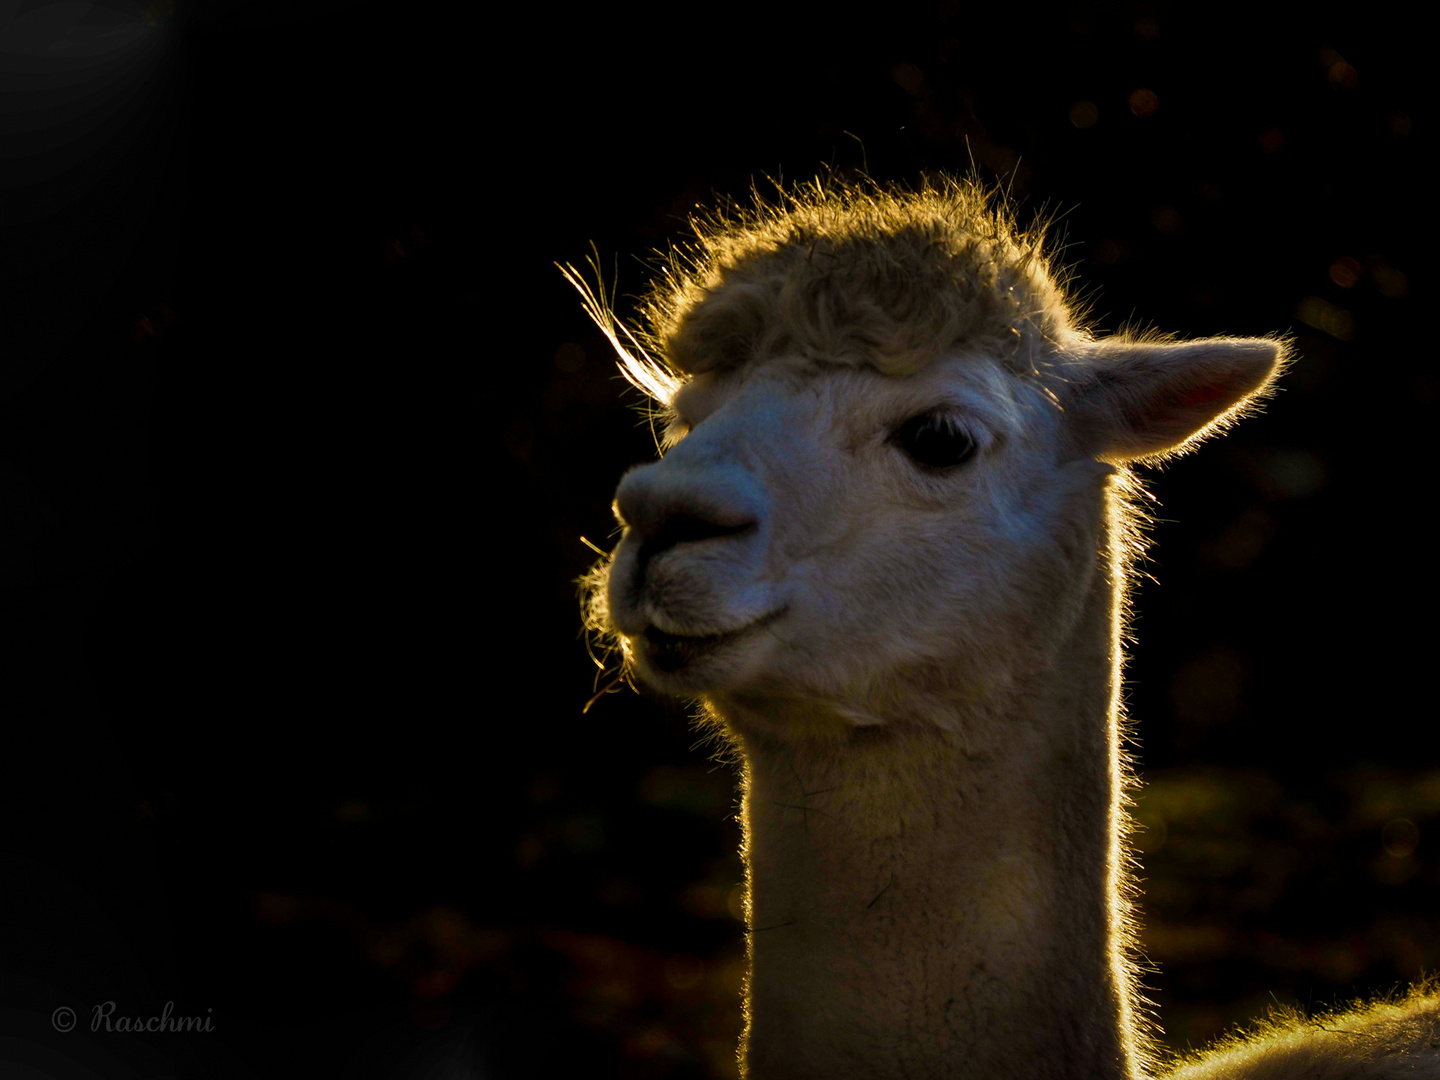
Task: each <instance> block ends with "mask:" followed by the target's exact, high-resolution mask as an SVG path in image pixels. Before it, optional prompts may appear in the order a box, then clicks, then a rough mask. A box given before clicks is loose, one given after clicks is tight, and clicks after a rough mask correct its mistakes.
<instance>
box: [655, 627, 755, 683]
mask: <svg viewBox="0 0 1440 1080" xmlns="http://www.w3.org/2000/svg"><path fill="white" fill-rule="evenodd" d="M748 629H749V627H743V628H741V629H739V630H733V631H731V632H730V633H728V634H712V635H710V636H709V637H679V636H677V635H675V634H667V633H664V632H663V631H660V630H656V629H655V628H654V627H653V626H652V627H650V628H649V629H648V630H646V631H645V636H644V638H643V641H644V648H645V657H646V659H647V660H649V661H650V663H651V665H652V666H653V667H654V668H655V670H657V671H663V672H665V673H666V674H669V673H671V672H674V671H679V670H680V669H681V668H683V667H685V666H686V665H688V664H691V663H694V662H695V661H696V660H698V659H699V658H700V657H701V656H702V655H704V654H705V653H707V652H710V651H711V650H712V649H714V648H716V647H717V646H719V645H723V644H724V643H726V642H728V641H732V640H733V639H735V638H736V637H738V636H739V635H741V634H743V633H745V631H746V630H748Z"/></svg>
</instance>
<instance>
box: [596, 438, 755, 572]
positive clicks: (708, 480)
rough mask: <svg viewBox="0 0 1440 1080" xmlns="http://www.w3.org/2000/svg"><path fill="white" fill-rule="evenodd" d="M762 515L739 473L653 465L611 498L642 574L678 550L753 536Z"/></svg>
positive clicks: (628, 478) (634, 473)
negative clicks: (635, 546) (633, 540)
mask: <svg viewBox="0 0 1440 1080" xmlns="http://www.w3.org/2000/svg"><path fill="white" fill-rule="evenodd" d="M761 511H762V506H761V499H760V494H759V491H758V490H757V487H756V485H755V483H754V481H753V480H752V479H751V478H750V477H749V476H748V474H746V473H745V472H744V471H743V470H740V469H738V468H730V467H712V468H709V469H705V470H700V471H698V472H697V471H692V470H689V469H676V468H673V467H670V466H669V463H667V462H664V461H657V462H653V463H652V464H649V465H641V466H640V467H639V468H636V469H631V470H630V471H629V472H628V473H626V474H625V477H624V479H622V480H621V481H620V487H619V489H618V490H617V491H616V492H615V516H616V517H618V518H619V519H620V520H621V522H623V523H624V524H625V525H628V526H629V527H630V528H631V529H632V530H634V532H635V533H636V534H637V536H638V537H639V539H640V550H639V564H640V567H641V568H642V569H643V568H644V566H645V564H646V563H648V562H649V561H650V560H651V559H653V558H654V557H655V556H657V555H659V554H661V553H662V552H665V551H669V550H670V549H671V548H674V547H679V546H680V545H681V544H694V543H700V542H701V541H705V540H718V539H723V538H725V537H741V536H745V535H747V534H749V533H752V532H754V531H756V530H757V529H758V527H759V525H760V520H761Z"/></svg>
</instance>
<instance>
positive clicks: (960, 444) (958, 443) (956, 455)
mask: <svg viewBox="0 0 1440 1080" xmlns="http://www.w3.org/2000/svg"><path fill="white" fill-rule="evenodd" d="M891 437H892V438H893V439H894V440H895V442H896V443H897V444H898V445H899V447H900V449H901V450H904V451H905V453H907V454H909V455H910V458H911V459H912V460H913V461H915V462H917V463H919V464H921V465H926V466H928V467H930V468H932V469H949V468H953V467H954V466H956V465H960V464H963V463H964V462H966V461H969V460H970V457H971V455H972V454H974V453H975V440H974V439H972V438H971V437H970V435H969V433H968V432H967V431H966V430H965V429H964V428H963V427H961V426H960V424H959V423H958V422H956V421H955V420H952V419H951V418H950V417H948V416H942V415H939V414H937V413H921V414H920V415H919V416H913V417H911V418H910V419H909V420H906V421H905V423H903V424H901V425H900V427H899V428H897V429H896V431H895V434H894V435H893V436H891Z"/></svg>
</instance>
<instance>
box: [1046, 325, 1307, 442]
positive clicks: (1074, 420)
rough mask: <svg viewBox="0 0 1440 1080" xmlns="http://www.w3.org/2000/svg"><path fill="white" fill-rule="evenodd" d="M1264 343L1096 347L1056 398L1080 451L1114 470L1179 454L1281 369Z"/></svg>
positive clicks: (1238, 411)
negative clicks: (1117, 465) (1141, 460)
mask: <svg viewBox="0 0 1440 1080" xmlns="http://www.w3.org/2000/svg"><path fill="white" fill-rule="evenodd" d="M1285 358H1286V346H1285V344H1284V343H1283V342H1280V341H1272V340H1270V339H1268V338H1207V339H1205V340H1204V341H1185V342H1166V343H1159V342H1150V343H1147V342H1119V341H1097V342H1095V343H1094V344H1090V345H1086V346H1085V347H1084V350H1083V353H1082V355H1081V356H1080V357H1077V359H1078V360H1080V363H1077V364H1075V365H1074V366H1073V367H1068V368H1066V369H1065V371H1064V375H1065V377H1066V379H1067V382H1066V383H1065V385H1064V387H1063V389H1062V390H1060V392H1059V395H1058V396H1059V398H1060V403H1061V406H1062V407H1063V408H1064V410H1065V413H1066V415H1067V417H1068V419H1069V421H1070V426H1071V430H1072V434H1073V435H1074V437H1075V439H1076V441H1077V444H1078V447H1079V449H1080V452H1081V453H1083V454H1085V455H1087V456H1093V457H1097V458H1101V459H1103V460H1106V461H1111V462H1115V463H1119V462H1124V461H1134V460H1136V459H1138V458H1161V457H1168V456H1171V455H1174V454H1182V453H1184V452H1185V451H1186V450H1188V449H1190V448H1191V447H1192V446H1194V445H1195V443H1197V442H1199V441H1200V440H1201V439H1203V438H1205V436H1207V435H1210V434H1212V433H1214V432H1216V431H1219V430H1222V429H1223V428H1225V427H1226V426H1228V425H1229V424H1230V423H1232V422H1233V421H1235V420H1237V419H1239V418H1240V417H1241V416H1243V415H1244V414H1245V412H1246V410H1247V406H1250V405H1253V404H1254V403H1256V402H1258V401H1259V400H1260V399H1262V398H1263V397H1264V396H1265V394H1266V393H1267V391H1269V390H1270V388H1271V387H1272V385H1273V383H1274V380H1275V377H1276V376H1277V375H1279V373H1280V370H1281V369H1282V368H1283V367H1284V364H1285Z"/></svg>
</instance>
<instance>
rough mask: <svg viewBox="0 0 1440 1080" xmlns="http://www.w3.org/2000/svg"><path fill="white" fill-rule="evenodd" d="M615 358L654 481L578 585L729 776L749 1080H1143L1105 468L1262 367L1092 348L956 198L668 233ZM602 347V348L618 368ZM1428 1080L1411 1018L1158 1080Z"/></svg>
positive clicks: (1428, 1046) (1417, 1017)
mask: <svg viewBox="0 0 1440 1080" xmlns="http://www.w3.org/2000/svg"><path fill="white" fill-rule="evenodd" d="M694 225H695V227H696V231H697V237H698V240H697V242H696V243H695V244H694V245H693V246H692V247H690V248H688V249H685V250H683V251H680V252H678V253H676V254H674V255H673V256H672V258H671V260H670V264H669V267H668V271H667V272H666V273H665V274H663V275H662V276H661V278H660V279H659V280H658V282H657V284H656V285H655V286H654V287H653V289H652V292H651V293H650V296H649V298H648V300H646V301H645V303H644V306H643V308H642V313H643V316H644V320H645V323H646V326H645V329H644V330H643V331H631V330H628V329H626V328H625V327H624V326H623V325H622V324H620V323H618V322H617V321H616V319H615V317H614V316H613V314H612V312H611V310H610V308H609V306H608V304H607V302H606V299H605V296H604V292H603V287H602V290H601V291H600V293H599V295H598V296H597V295H596V294H595V293H594V292H593V291H591V290H590V289H589V288H588V287H587V286H586V285H585V284H584V283H583V282H582V281H581V279H580V278H579V276H578V275H577V274H576V273H575V271H574V270H573V269H571V268H568V267H565V268H562V269H563V270H564V271H565V273H566V276H567V277H568V278H569V280H570V281H571V283H572V284H574V285H575V286H576V287H577V288H579V289H580V290H581V292H582V295H583V296H584V297H585V301H586V308H587V310H588V312H589V314H590V315H591V317H592V318H593V319H594V320H595V321H596V323H597V324H598V325H599V326H600V327H601V329H602V331H603V332H604V333H605V334H606V335H607V337H608V338H609V340H610V342H611V344H612V345H613V346H614V347H615V348H616V350H617V352H618V354H619V356H620V361H621V367H622V370H623V372H624V373H625V374H626V376H627V377H628V378H629V379H630V380H631V381H632V382H633V383H634V384H636V385H637V386H638V387H640V388H641V389H643V390H644V391H645V392H646V393H647V394H648V395H650V396H651V397H652V398H653V399H655V400H656V401H657V402H658V404H659V415H660V416H661V417H662V418H663V420H664V424H665V426H664V434H663V439H662V449H663V450H664V453H663V456H662V457H661V459H660V460H659V461H657V462H653V463H650V464H647V465H641V466H639V467H637V468H634V469H632V470H631V471H629V472H628V473H627V474H626V475H625V476H624V478H623V479H622V480H621V482H620V486H619V489H618V491H617V493H616V497H615V510H616V514H617V515H618V517H619V518H620V520H621V523H622V524H623V526H624V531H623V535H622V537H621V539H620V542H619V544H618V545H617V547H616V548H615V550H614V552H613V553H612V554H611V555H610V556H609V558H608V559H606V560H605V561H604V562H602V564H601V565H600V566H598V567H597V568H596V570H595V571H594V572H592V574H591V575H590V576H589V577H588V578H587V581H586V597H587V599H586V606H587V618H588V621H589V623H590V625H591V627H592V628H593V629H597V630H600V631H602V632H603V633H604V634H606V635H608V637H609V639H610V640H611V641H612V642H613V643H614V644H616V645H618V647H619V648H620V650H621V651H622V653H623V663H624V665H625V672H626V674H631V673H633V674H634V675H636V676H638V677H639V678H640V679H641V680H642V681H643V682H645V683H646V684H648V685H649V686H651V687H653V688H654V689H656V690H658V691H660V692H662V693H665V694H670V695H676V696H679V697H682V698H690V699H697V700H698V701H699V702H700V703H701V704H702V707H703V710H704V721H703V722H704V723H706V724H708V725H709V726H710V727H711V728H712V729H713V730H714V731H715V732H717V733H718V734H719V735H720V736H721V737H722V738H723V739H724V740H725V741H726V742H727V743H728V745H730V746H731V747H733V748H734V750H735V751H736V757H737V759H738V761H739V764H740V766H741V770H740V771H741V789H742V825H743V830H744V834H743V835H744V840H743V847H742V853H743V856H744V861H745V869H746V892H747V898H746V916H747V925H748V930H747V953H748V960H749V965H748V974H747V978H746V984H745V990H744V1017H745V1028H744V1033H743V1035H742V1038H741V1046H740V1061H741V1072H742V1074H743V1075H745V1076H749V1077H754V1078H756V1080H792V1078H802V1077H816V1078H820V1077H824V1078H827V1080H848V1078H859V1077H864V1078H867V1080H878V1078H886V1077H912V1078H913V1077H925V1078H930V1077H956V1078H971V1080H997V1078H1010V1077H1013V1078H1017V1080H1050V1078H1054V1080H1060V1078H1066V1080H1079V1078H1082V1077H1084V1078H1088V1080H1140V1078H1142V1077H1150V1076H1154V1075H1156V1070H1157V1068H1158V1064H1157V1061H1156V1051H1155V1041H1154V1037H1153V1032H1152V1030H1151V1021H1150V1019H1149V1014H1148V1013H1147V1011H1146V1006H1145V1003H1144V1001H1143V998H1142V997H1141V995H1140V989H1139V981H1138V977H1137V962H1136V947H1135V921H1134V916H1133V914H1132V903H1131V894H1132V892H1133V890H1134V884H1133V880H1134V879H1133V874H1132V869H1131V868H1132V865H1133V858H1132V856H1131V854H1130V853H1129V850H1128V848H1127V845H1126V835H1127V831H1128V829H1129V828H1130V825H1129V821H1128V818H1127V814H1126V810H1125V806H1126V804H1127V801H1128V799H1127V790H1128V789H1129V788H1130V787H1131V785H1132V783H1133V779H1132V776H1131V773H1130V768H1129V764H1128V760H1127V757H1126V754H1125V751H1124V749H1123V737H1124V734H1125V730H1126V722H1125V719H1124V717H1123V715H1122V712H1121V704H1120V698H1119V686H1120V672H1121V662H1122V657H1121V645H1120V643H1121V637H1122V631H1123V627H1124V621H1125V615H1126V594H1125V589H1126V577H1127V569H1128V567H1129V566H1130V564H1131V563H1132V561H1133V559H1134V558H1135V556H1136V555H1137V554H1138V553H1139V551H1140V550H1141V541H1142V526H1143V520H1142V515H1141V514H1140V512H1139V511H1138V509H1137V496H1138V495H1139V493H1140V488H1139V485H1138V481H1137V479H1136V477H1135V475H1134V474H1133V473H1132V472H1131V470H1130V468H1129V465H1130V463H1133V462H1146V461H1156V460H1160V459H1163V458H1167V457H1171V456H1174V455H1177V454H1181V453H1183V452H1185V451H1187V450H1189V449H1190V448H1191V447H1193V446H1194V445H1195V444H1196V443H1198V442H1199V441H1201V440H1202V439H1203V438H1205V437H1206V436H1208V435H1211V434H1214V433H1216V432H1219V431H1222V430H1223V429H1225V428H1226V427H1227V426H1228V425H1229V424H1231V423H1232V422H1233V421H1235V420H1236V419H1237V418H1239V417H1240V416H1242V415H1243V414H1245V413H1246V412H1248V411H1251V410H1252V409H1253V408H1254V407H1255V405H1256V404H1257V403H1258V402H1260V401H1261V400H1262V399H1263V398H1264V397H1265V396H1266V395H1267V394H1268V393H1269V392H1270V391H1271V390H1272V388H1273V386H1274V382H1275V379H1276V377H1277V375H1278V373H1279V372H1280V371H1281V369H1282V368H1283V367H1284V365H1285V361H1286V358H1287V357H1286V353H1287V347H1286V344H1285V343H1284V342H1283V341H1281V340H1279V339H1276V338H1212V339H1207V340H1202V341H1191V342H1180V341H1173V340H1167V339H1163V338H1160V337H1158V336H1138V337H1137V336H1118V337H1112V338H1107V339H1099V340H1097V339H1096V338H1094V337H1093V336H1092V335H1091V334H1090V333H1089V332H1087V330H1086V329H1085V328H1084V326H1083V325H1082V322H1081V319H1080V316H1079V315H1078V314H1077V313H1076V312H1075V311H1074V310H1073V309H1072V306H1071V305H1070V304H1069V302H1068V301H1067V300H1066V298H1065V295H1064V291H1063V285H1064V283H1063V282H1062V281H1061V280H1060V279H1058V278H1057V276H1056V274H1055V272H1054V271H1053V270H1052V268H1051V266H1050V264H1049V263H1048V261H1047V259H1046V257H1045V256H1044V254H1043V252H1042V247H1041V242H1042V236H1041V235H1040V233H1039V232H1036V233H1031V234H1026V233H1023V232H1022V231H1021V230H1020V229H1019V228H1018V227H1017V226H1016V224H1015V220H1014V217H1013V214H1012V213H1011V212H1010V211H1009V210H1008V209H1007V208H1006V207H1005V206H1003V205H997V200H996V199H995V198H994V197H993V196H992V195H989V194H987V193H986V192H985V191H984V190H983V189H982V188H981V187H980V186H979V185H978V184H976V183H974V182H971V181H965V182H961V181H945V182H944V183H943V184H927V185H926V186H924V187H922V188H921V189H919V190H916V191H902V190H889V189H884V188H881V187H880V186H879V185H876V184H873V183H866V184H864V185H863V186H838V185H831V186H826V185H822V184H820V183H818V182H817V183H815V184H814V185H812V186H810V187H806V188H801V189H798V190H789V191H782V193H781V196H780V199H779V201H778V203H767V202H765V201H763V200H761V199H759V198H758V197H757V198H756V201H755V206H754V207H753V208H751V209H732V210H731V211H729V212H728V213H727V214H725V215H721V214H715V215H710V216H708V217H705V218H702V219H699V220H697V221H696V222H694ZM622 338H623V340H622ZM1173 1075H1174V1076H1175V1077H1176V1078H1177V1080H1178V1078H1184V1080H1202V1078H1209V1080H1220V1078H1239V1077H1247V1078H1262V1077H1264V1078H1276V1080H1278V1078H1287V1080H1288V1078H1294V1080H1299V1078H1301V1077H1305V1078H1319V1080H1339V1078H1341V1077H1361V1076H1364V1077H1375V1078H1380V1077H1400V1076H1404V1077H1407V1078H1412V1080H1413V1078H1417V1077H1427V1078H1430V1080H1440V997H1436V996H1433V995H1428V996H1427V992H1426V991H1425V989H1424V988H1419V989H1417V990H1415V991H1413V992H1412V993H1411V994H1410V995H1409V997H1407V998H1406V999H1405V1000H1404V1001H1401V1002H1396V1003H1389V1004H1382V1005H1377V1006H1374V1007H1372V1008H1370V1009H1368V1010H1365V1011H1362V1012H1360V1013H1356V1014H1349V1015H1346V1016H1344V1017H1343V1018H1340V1019H1336V1020H1335V1021H1334V1022H1329V1021H1327V1022H1325V1023H1323V1024H1315V1023H1309V1024H1307V1023H1304V1022H1296V1023H1295V1024H1293V1025H1291V1026H1283V1025H1272V1026H1271V1029H1270V1030H1268V1031H1267V1032H1263V1033H1260V1034H1257V1035H1256V1036H1255V1037H1254V1038H1252V1039H1250V1040H1248V1041H1233V1042H1232V1043H1230V1044H1227V1045H1224V1046H1222V1047H1220V1048H1218V1049H1217V1050H1215V1051H1214V1052H1212V1053H1211V1054H1210V1055H1208V1056H1206V1057H1204V1058H1201V1059H1194V1060H1191V1061H1189V1062H1187V1063H1184V1064H1182V1065H1180V1066H1179V1067H1178V1070H1177V1071H1175V1072H1174V1073H1173Z"/></svg>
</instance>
